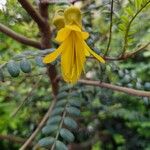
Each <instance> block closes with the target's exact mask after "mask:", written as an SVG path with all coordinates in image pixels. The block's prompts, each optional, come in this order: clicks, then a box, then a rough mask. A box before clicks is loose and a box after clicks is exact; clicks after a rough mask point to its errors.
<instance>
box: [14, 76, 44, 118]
mask: <svg viewBox="0 0 150 150" xmlns="http://www.w3.org/2000/svg"><path fill="white" fill-rule="evenodd" d="M41 79H42V77H41V78H40V79H39V81H38V82H36V84H34V85H33V87H32V89H31V90H30V92H29V93H28V94H27V96H26V97H25V99H24V100H23V101H22V102H21V104H20V105H19V106H18V107H17V109H16V110H15V111H14V112H13V113H12V114H11V117H14V116H15V115H16V114H17V113H18V112H19V110H20V109H21V108H22V107H23V106H24V104H25V103H26V102H27V100H28V99H29V97H31V96H32V94H33V92H34V91H35V89H36V88H37V86H38V85H39V83H40V81H41Z"/></svg>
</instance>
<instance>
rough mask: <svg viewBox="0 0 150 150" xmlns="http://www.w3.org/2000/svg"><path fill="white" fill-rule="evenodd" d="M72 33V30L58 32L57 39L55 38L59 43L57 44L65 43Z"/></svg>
mask: <svg viewBox="0 0 150 150" xmlns="http://www.w3.org/2000/svg"><path fill="white" fill-rule="evenodd" d="M70 32H71V30H69V29H68V28H66V27H65V28H62V29H60V30H59V31H58V33H57V36H56V38H55V40H56V41H57V42H60V43H61V42H63V41H65V39H66V38H67V37H68V36H69V34H70Z"/></svg>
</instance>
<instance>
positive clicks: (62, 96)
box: [57, 92, 68, 99]
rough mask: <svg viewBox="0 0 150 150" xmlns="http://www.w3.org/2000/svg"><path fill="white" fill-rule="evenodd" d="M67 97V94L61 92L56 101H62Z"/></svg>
mask: <svg viewBox="0 0 150 150" xmlns="http://www.w3.org/2000/svg"><path fill="white" fill-rule="evenodd" d="M67 96H68V93H67V92H62V93H60V94H58V96H57V99H63V98H66V97H67Z"/></svg>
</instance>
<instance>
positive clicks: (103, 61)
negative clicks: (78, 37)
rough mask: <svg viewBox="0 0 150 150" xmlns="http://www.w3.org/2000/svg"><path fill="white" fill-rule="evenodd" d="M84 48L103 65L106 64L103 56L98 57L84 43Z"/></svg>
mask: <svg viewBox="0 0 150 150" xmlns="http://www.w3.org/2000/svg"><path fill="white" fill-rule="evenodd" d="M84 46H85V49H86V50H87V51H89V52H90V53H91V54H92V55H93V56H94V57H95V58H96V59H98V60H99V61H100V62H102V63H105V60H104V59H103V58H102V57H101V56H99V55H97V54H96V53H95V52H94V51H93V50H91V49H90V48H89V46H88V45H87V44H86V43H85V42H84Z"/></svg>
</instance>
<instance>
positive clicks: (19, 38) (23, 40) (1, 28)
mask: <svg viewBox="0 0 150 150" xmlns="http://www.w3.org/2000/svg"><path fill="white" fill-rule="evenodd" d="M0 32H2V33H4V34H6V35H8V36H9V37H11V38H13V39H14V40H16V41H18V42H20V43H22V44H25V45H29V46H32V47H35V48H38V49H40V48H41V44H40V43H39V42H36V41H33V40H30V39H28V38H26V37H25V36H23V35H20V34H18V33H16V32H14V31H13V30H11V29H9V28H8V27H6V26H4V25H3V24H1V23H0Z"/></svg>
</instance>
